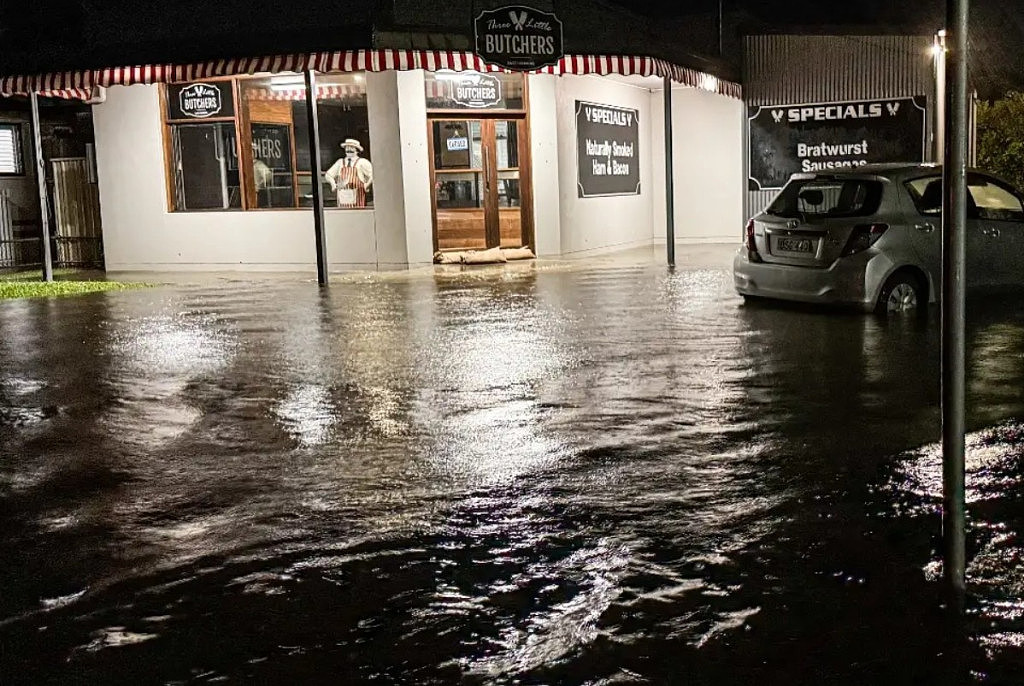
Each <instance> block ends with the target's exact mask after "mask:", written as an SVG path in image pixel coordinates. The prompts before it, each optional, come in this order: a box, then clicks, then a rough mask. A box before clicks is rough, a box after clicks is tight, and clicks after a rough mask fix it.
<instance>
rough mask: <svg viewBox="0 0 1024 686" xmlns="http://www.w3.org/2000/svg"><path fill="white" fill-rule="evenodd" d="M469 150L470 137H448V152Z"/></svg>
mask: <svg viewBox="0 0 1024 686" xmlns="http://www.w3.org/2000/svg"><path fill="white" fill-rule="evenodd" d="M461 150H469V139H468V138H466V137H465V136H455V137H454V138H449V139H448V152H457V151H461Z"/></svg>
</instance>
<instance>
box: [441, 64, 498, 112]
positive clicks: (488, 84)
mask: <svg viewBox="0 0 1024 686" xmlns="http://www.w3.org/2000/svg"><path fill="white" fill-rule="evenodd" d="M448 82H449V83H450V84H451V89H452V94H451V98H452V100H454V101H455V102H456V103H458V104H459V105H461V106H463V107H471V108H474V109H479V108H484V107H498V106H500V105H501V81H500V80H499V79H498V77H496V76H490V75H489V74H481V73H479V72H466V73H463V74H458V75H455V76H452V77H450V78H449V81H448Z"/></svg>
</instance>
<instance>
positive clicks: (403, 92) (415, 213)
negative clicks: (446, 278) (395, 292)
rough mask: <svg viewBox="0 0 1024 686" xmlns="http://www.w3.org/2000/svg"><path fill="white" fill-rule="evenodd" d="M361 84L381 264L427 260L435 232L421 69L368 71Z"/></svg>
mask: <svg viewBox="0 0 1024 686" xmlns="http://www.w3.org/2000/svg"><path fill="white" fill-rule="evenodd" d="M366 86H367V104H368V108H369V116H370V138H371V140H372V143H373V144H372V146H371V147H372V149H373V174H374V183H375V184H376V190H375V192H374V199H375V204H376V207H375V209H374V211H375V214H376V227H377V250H378V256H379V260H380V264H381V266H384V267H396V266H404V265H405V264H420V263H429V262H431V261H432V259H433V252H434V236H433V222H432V219H431V211H432V210H431V201H430V159H429V147H428V141H427V123H426V118H427V104H426V97H425V95H424V84H423V72H422V71H421V70H416V71H407V72H397V71H386V72H377V73H367V74H366Z"/></svg>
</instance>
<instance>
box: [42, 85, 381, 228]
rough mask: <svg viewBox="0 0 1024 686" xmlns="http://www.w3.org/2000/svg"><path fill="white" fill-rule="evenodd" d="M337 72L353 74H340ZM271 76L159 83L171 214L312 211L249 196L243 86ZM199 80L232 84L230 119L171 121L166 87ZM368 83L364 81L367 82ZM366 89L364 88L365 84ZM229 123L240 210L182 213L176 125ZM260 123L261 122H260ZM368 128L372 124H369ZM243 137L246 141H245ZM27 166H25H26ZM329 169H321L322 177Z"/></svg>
mask: <svg viewBox="0 0 1024 686" xmlns="http://www.w3.org/2000/svg"><path fill="white" fill-rule="evenodd" d="M338 73H351V72H338ZM328 75H329V74H328ZM268 76H272V75H269V74H247V75H235V76H217V77H210V78H206V79H197V80H193V81H175V82H169V83H162V84H160V88H159V95H160V97H159V102H160V128H161V133H162V136H163V148H164V187H165V190H166V208H167V212H168V213H169V214H201V213H211V212H212V213H221V212H229V213H236V212H266V211H274V212H287V211H304V212H305V211H309V209H310V208H308V207H298V206H297V205H298V202H297V201H296V206H291V207H258V206H253V200H254V199H253V198H252V197H250V193H249V192H248V189H249V187H250V186H253V187H255V182H254V180H253V178H252V172H251V169H252V160H253V154H252V147H251V145H246V144H245V143H249V142H251V140H252V132H251V125H252V123H254V122H252V121H251V120H250V117H249V113H248V111H247V109H246V107H245V105H244V103H243V101H242V83H243V82H244V81H248V80H260V79H265V78H267V77H268ZM196 81H204V82H211V83H212V82H217V83H223V82H228V83H230V84H231V93H232V97H233V98H234V101H235V107H234V114H233V115H232V116H230V117H208V118H205V119H202V120H196V121H193V120H182V119H170V118H169V117H168V100H167V86H168V85H172V83H173V84H181V83H193V82H196ZM364 83H365V81H364ZM364 88H365V85H364ZM199 123H204V124H206V123H209V124H218V123H220V124H227V123H230V124H231V125H232V126H233V127H234V130H235V155H236V158H237V159H238V167H239V169H238V183H239V188H240V198H241V202H240V205H241V206H240V207H224V208H209V209H193V210H188V209H186V210H179V209H176V208H175V202H174V201H175V173H174V134H173V128H174V127H175V126H176V125H189V124H193V125H194V124H199ZM257 123H258V122H257ZM367 124H368V125H369V121H367ZM291 126H292V170H293V171H292V177H293V194H295V195H296V198H297V194H298V188H299V177H300V176H301V175H302V173H300V172H298V171H297V169H296V166H297V164H296V157H297V155H298V145H299V141H298V140H296V139H295V136H294V124H292V125H291ZM243 137H244V138H245V141H243ZM23 166H24V165H23ZM324 171H326V170H321V172H320V174H321V175H322V174H323V173H324ZM306 174H308V175H309V176H312V175H313V173H312V171H310V172H307V173H306ZM375 205H376V202H374V204H373V205H368V206H367V207H333V206H330V207H325V208H324V209H325V210H326V211H328V212H333V211H344V212H349V211H357V212H358V211H363V212H366V211H370V212H373V211H374V209H375Z"/></svg>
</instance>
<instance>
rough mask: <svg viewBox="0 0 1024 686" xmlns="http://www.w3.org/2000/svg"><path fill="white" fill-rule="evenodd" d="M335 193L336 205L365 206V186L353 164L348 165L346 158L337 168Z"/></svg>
mask: <svg viewBox="0 0 1024 686" xmlns="http://www.w3.org/2000/svg"><path fill="white" fill-rule="evenodd" d="M348 186H352V188H349V187H348ZM337 194H338V207H366V186H364V185H363V182H362V181H361V180H360V178H359V174H358V173H357V172H356V168H355V166H352V165H350V163H349V161H348V160H346V161H345V165H344V166H343V167H342V168H341V169H340V170H338V188H337Z"/></svg>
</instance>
